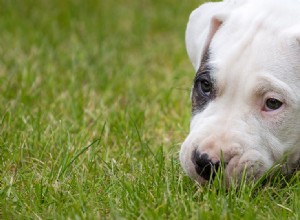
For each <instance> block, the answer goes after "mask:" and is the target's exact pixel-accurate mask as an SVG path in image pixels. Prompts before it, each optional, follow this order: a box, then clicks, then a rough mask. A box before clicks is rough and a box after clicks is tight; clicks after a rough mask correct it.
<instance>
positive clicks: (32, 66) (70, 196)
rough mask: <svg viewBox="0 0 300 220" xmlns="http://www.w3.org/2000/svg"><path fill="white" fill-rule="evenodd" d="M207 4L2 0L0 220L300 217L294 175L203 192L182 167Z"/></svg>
mask: <svg viewBox="0 0 300 220" xmlns="http://www.w3.org/2000/svg"><path fill="white" fill-rule="evenodd" d="M200 3H201V2H200V1H198V0H191V1H177V2H175V1H171V0H163V1H161V0H140V1H139V0H135V1H134V0H122V1H121V0H111V1H110V0H109V1H108V0H107V1H105V0H100V1H96V0H87V1H80V0H74V1H68V0H65V1H60V0H53V1H47V0H41V1H33V0H26V1H18V0H12V1H8V0H0V30H1V37H0V166H1V167H0V172H1V173H0V174H1V177H0V181H1V183H0V184H1V189H0V201H1V209H0V219H1V218H2V219H299V218H300V216H299V215H300V181H299V176H295V177H294V178H292V179H291V180H289V181H288V182H286V183H285V185H284V186H282V184H280V182H282V181H280V180H278V181H275V183H273V184H267V185H266V186H265V187H260V186H257V185H256V186H255V185H253V184H245V185H243V186H242V187H241V188H240V189H235V190H234V189H231V190H229V191H226V190H225V189H224V187H222V184H219V183H218V182H217V181H216V182H215V183H214V184H213V185H212V186H211V187H208V186H207V187H199V186H198V185H197V184H196V183H194V182H193V181H191V180H190V179H189V178H188V177H187V176H186V175H185V174H184V173H183V171H182V169H181V167H180V165H179V161H178V151H179V149H180V143H181V142H182V141H183V140H184V138H185V136H186V135H187V133H188V129H189V120H190V101H189V88H190V85H191V83H192V80H193V69H192V65H191V64H190V62H189V61H188V58H187V55H186V52H185V47H184V31H185V25H186V22H187V19H188V16H189V13H190V12H191V10H192V9H194V8H195V7H197V6H198V5H199V4H200Z"/></svg>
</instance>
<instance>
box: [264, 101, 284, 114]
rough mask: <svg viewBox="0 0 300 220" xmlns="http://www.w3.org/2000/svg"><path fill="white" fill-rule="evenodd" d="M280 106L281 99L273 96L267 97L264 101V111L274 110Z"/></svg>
mask: <svg viewBox="0 0 300 220" xmlns="http://www.w3.org/2000/svg"><path fill="white" fill-rule="evenodd" d="M281 106H282V102H281V101H279V100H277V99H274V98H269V99H267V101H266V103H265V107H264V111H274V110H277V109H279V108H280V107H281Z"/></svg>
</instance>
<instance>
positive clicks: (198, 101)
mask: <svg viewBox="0 0 300 220" xmlns="http://www.w3.org/2000/svg"><path fill="white" fill-rule="evenodd" d="M208 60H209V51H207V52H206V53H205V55H204V56H203V59H202V61H201V65H200V68H199V70H198V71H197V73H196V76H195V79H194V86H193V90H192V113H193V114H196V113H197V112H199V111H202V110H203V109H204V108H205V107H206V106H207V104H208V103H209V102H210V101H211V100H212V99H214V98H215V94H216V91H215V88H214V82H213V80H212V79H211V76H210V72H211V68H210V67H209V66H208ZM201 81H202V82H203V81H206V82H209V83H210V84H211V92H210V93H204V92H203V91H202V90H201Z"/></svg>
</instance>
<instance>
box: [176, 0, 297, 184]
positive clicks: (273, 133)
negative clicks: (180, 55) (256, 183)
mask: <svg viewBox="0 0 300 220" xmlns="http://www.w3.org/2000/svg"><path fill="white" fill-rule="evenodd" d="M262 2H263V3H262ZM295 5H296V6H297V7H298V8H297V10H296V9H295ZM299 9H300V6H299V3H296V4H295V3H294V1H288V2H287V3H286V2H285V3H281V1H279V0H278V1H276V0H275V1H274V0H273V1H271V0H265V1H258V0H257V1H255V0H254V1H253V0H252V1H238V3H235V2H234V1H227V2H218V3H207V4H204V5H202V6H201V7H199V8H198V9H196V10H195V11H194V12H193V13H192V14H191V16H190V20H189V23H188V26H187V31H186V46H187V51H188V55H189V57H190V60H191V62H192V64H193V66H194V69H195V71H196V75H195V79H194V85H193V88H192V93H191V100H192V120H191V126H190V133H189V135H188V136H187V138H186V140H185V141H184V143H183V144H182V147H181V151H180V161H181V164H182V167H183V168H184V170H185V171H186V173H187V174H188V175H189V176H190V177H192V178H193V179H195V180H197V181H198V182H200V183H203V182H206V180H208V179H209V178H211V177H213V175H214V172H215V170H216V169H217V168H218V166H219V164H220V161H221V160H222V161H223V162H224V164H225V174H226V179H227V182H228V183H230V181H231V179H232V178H234V179H236V178H237V179H238V178H239V177H240V176H241V174H242V173H243V172H244V170H245V169H246V170H247V174H248V175H249V177H253V178H257V177H259V176H260V175H262V174H263V173H264V172H265V171H266V170H267V169H269V168H270V167H271V166H272V165H274V164H275V163H276V162H278V161H279V160H280V159H281V158H282V157H283V155H285V154H286V153H289V155H290V156H289V158H288V161H287V167H288V168H289V170H290V169H292V167H293V166H294V165H295V163H296V162H297V161H298V159H299V158H300V135H299V134H300V120H297V119H298V118H300V95H299V92H297V91H299V90H300V45H299V37H298V36H299V35H300V29H299V28H298V29H297V31H294V32H295V33H291V32H292V31H291V30H295V27H296V26H297V23H299V22H300V16H299V15H298V14H299V13H298V11H299ZM291 13H293V14H294V15H295V16H291V15H290V14H291ZM291 17H292V18H293V20H292V19H291Z"/></svg>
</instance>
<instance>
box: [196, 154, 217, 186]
mask: <svg viewBox="0 0 300 220" xmlns="http://www.w3.org/2000/svg"><path fill="white" fill-rule="evenodd" d="M192 162H193V163H194V165H195V169H196V171H197V173H198V174H199V175H200V176H201V177H202V178H204V179H206V180H209V179H210V178H212V179H213V178H214V177H215V175H216V172H217V170H218V168H219V166H220V162H217V163H213V162H212V161H211V160H210V159H209V156H208V154H205V153H204V154H200V153H199V152H198V151H196V150H195V151H194V152H193V155H192Z"/></svg>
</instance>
